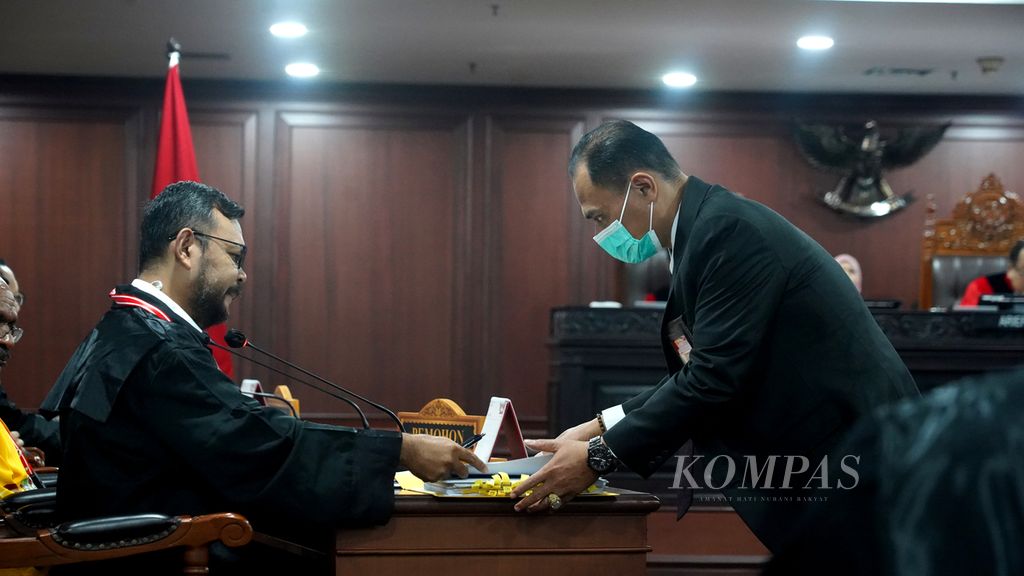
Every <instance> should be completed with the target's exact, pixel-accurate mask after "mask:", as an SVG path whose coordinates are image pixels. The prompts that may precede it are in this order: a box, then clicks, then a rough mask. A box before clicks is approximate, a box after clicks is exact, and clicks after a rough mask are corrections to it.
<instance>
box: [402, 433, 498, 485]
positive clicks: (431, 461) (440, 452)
mask: <svg viewBox="0 0 1024 576" xmlns="http://www.w3.org/2000/svg"><path fill="white" fill-rule="evenodd" d="M399 463H400V464H401V465H402V466H405V467H406V468H408V469H409V471H410V472H412V473H413V474H415V475H416V477H417V478H419V479H420V480H425V481H427V482H435V481H437V480H442V479H444V478H448V477H450V476H451V475H452V474H453V473H454V474H456V475H458V476H459V477H460V478H465V477H466V476H468V475H469V468H468V467H467V466H466V464H467V463H468V464H472V465H473V466H474V467H475V468H476V469H477V470H479V471H481V472H487V465H486V464H484V462H483V461H482V460H480V458H477V455H476V454H473V452H472V450H469V449H466V448H463V447H462V446H459V445H458V444H456V443H455V442H452V441H451V440H449V439H447V438H441V437H440V436H428V435H426V434H402V454H401V456H399Z"/></svg>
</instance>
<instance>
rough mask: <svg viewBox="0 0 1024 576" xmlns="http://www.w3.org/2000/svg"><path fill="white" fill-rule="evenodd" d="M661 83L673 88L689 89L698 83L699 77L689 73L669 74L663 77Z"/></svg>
mask: <svg viewBox="0 0 1024 576" xmlns="http://www.w3.org/2000/svg"><path fill="white" fill-rule="evenodd" d="M661 81H662V82H664V83H665V85H666V86H670V87H672V88H689V87H690V86H693V85H694V84H696V83H697V77H696V76H694V75H693V74H690V73H689V72H669V73H668V74H665V75H664V76H662V77H661Z"/></svg>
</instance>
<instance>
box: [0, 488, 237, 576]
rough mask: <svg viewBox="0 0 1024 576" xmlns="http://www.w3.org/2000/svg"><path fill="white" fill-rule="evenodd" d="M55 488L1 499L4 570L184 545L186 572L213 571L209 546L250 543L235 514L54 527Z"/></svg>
mask: <svg viewBox="0 0 1024 576" xmlns="http://www.w3.org/2000/svg"><path fill="white" fill-rule="evenodd" d="M55 496H56V492H55V490H54V489H52V488H50V489H40V490H32V491H28V492H21V493H18V494H15V495H12V496H9V497H7V498H5V499H3V500H2V501H0V513H2V520H3V521H2V524H0V569H3V568H33V567H34V568H41V567H49V566H56V565H59V564H73V563H80V562H92V561H97V560H112V559H115V558H122V557H125V556H135V555H139V554H146V553H149V552H157V551H162V550H169V549H172V548H180V549H181V552H182V555H183V573H184V574H197V575H198V574H207V573H208V572H209V570H208V565H209V545H210V544H212V543H214V542H221V543H223V544H224V545H226V546H231V547H236V546H242V545H245V544H248V543H249V541H250V540H252V537H253V530H252V526H250V525H249V522H248V521H247V520H246V519H245V518H244V517H242V516H240V515H238V514H232V513H222V514H208V515H203V516H177V517H173V516H164V515H161V514H136V515H132V516H114V517H107V518H97V519H93V520H82V521H77V522H67V523H64V524H59V525H54V522H53V519H54V518H55V516H56V514H55V504H56V497H55Z"/></svg>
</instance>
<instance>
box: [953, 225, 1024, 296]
mask: <svg viewBox="0 0 1024 576" xmlns="http://www.w3.org/2000/svg"><path fill="white" fill-rule="evenodd" d="M1022 248H1024V240H1018V241H1017V243H1016V244H1014V245H1013V248H1011V249H1010V267H1009V269H1007V271H1006V272H998V273H996V274H989V275H988V276H980V277H978V278H975V279H974V280H971V283H970V284H968V285H967V289H966V290H964V296H963V298H961V299H960V305H961V306H977V305H978V303H979V302H980V301H981V297H982V296H984V295H986V294H1024V261H1022V260H1021V249H1022Z"/></svg>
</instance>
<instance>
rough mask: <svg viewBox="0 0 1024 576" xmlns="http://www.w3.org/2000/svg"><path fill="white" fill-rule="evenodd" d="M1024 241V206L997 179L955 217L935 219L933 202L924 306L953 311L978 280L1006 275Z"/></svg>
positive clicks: (925, 247) (924, 259)
mask: <svg viewBox="0 0 1024 576" xmlns="http://www.w3.org/2000/svg"><path fill="white" fill-rule="evenodd" d="M1022 238H1024V205H1022V204H1021V201H1020V199H1019V198H1018V197H1017V195H1016V194H1014V193H1013V192H1009V191H1007V190H1006V189H1004V188H1003V184H1002V183H1001V182H1000V181H999V179H998V178H996V176H995V174H989V175H988V176H986V177H985V179H984V180H982V182H981V186H980V187H979V188H978V189H977V190H975V191H974V192H971V193H970V194H968V195H967V196H965V197H964V198H963V199H962V200H961V201H960V202H959V203H958V204H957V205H956V207H955V208H954V209H953V216H952V217H951V218H946V219H939V220H936V219H935V205H934V204H933V203H929V206H928V217H927V220H926V221H925V231H924V241H923V244H922V251H921V291H920V298H919V301H918V305H919V307H920V308H921V309H922V310H928V309H929V308H932V307H941V308H952V307H953V306H954V305H955V304H956V303H957V302H959V301H960V297H961V296H962V295H963V293H964V290H965V289H966V288H967V284H969V283H970V282H971V280H974V279H975V278H977V277H978V276H984V275H986V274H994V273H996V272H999V271H1000V270H1006V267H1007V255H1008V254H1009V252H1010V248H1011V247H1012V246H1013V244H1014V242H1016V241H1017V240H1019V239H1022Z"/></svg>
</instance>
